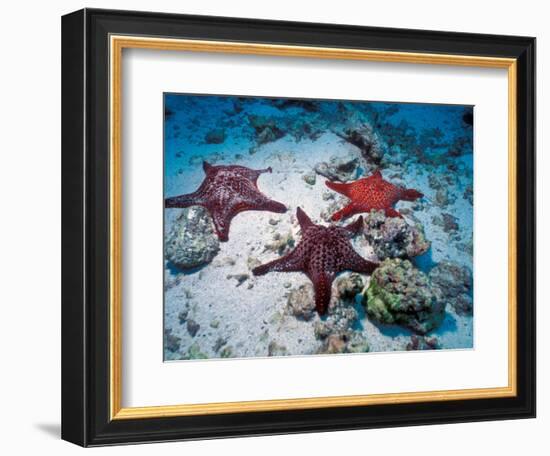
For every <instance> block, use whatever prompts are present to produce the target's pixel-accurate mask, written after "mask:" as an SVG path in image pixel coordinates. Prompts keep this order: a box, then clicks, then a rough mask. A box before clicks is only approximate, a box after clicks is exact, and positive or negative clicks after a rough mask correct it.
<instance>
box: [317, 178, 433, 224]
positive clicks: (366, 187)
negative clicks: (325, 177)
mask: <svg viewBox="0 0 550 456" xmlns="http://www.w3.org/2000/svg"><path fill="white" fill-rule="evenodd" d="M325 183H326V185H327V187H328V188H330V189H332V190H334V191H337V192H338V193H341V194H342V195H344V196H347V197H348V198H349V199H350V200H351V202H350V203H349V204H348V205H347V206H345V207H344V208H343V209H340V210H339V211H337V212H335V213H334V214H333V215H332V220H334V221H337V220H340V219H342V218H345V217H349V216H350V215H353V214H359V213H361V212H370V211H371V210H373V209H374V210H383V211H384V212H385V214H386V215H387V216H388V217H402V215H401V214H400V213H399V212H398V211H397V210H395V209H394V208H393V205H394V204H395V203H397V202H398V201H399V200H404V201H414V200H416V199H418V198H422V197H423V196H424V195H423V194H422V193H420V192H419V191H417V190H413V189H411V188H404V187H399V186H397V185H393V184H392V183H391V182H388V181H386V180H384V178H383V177H382V173H381V172H380V171H379V170H378V171H375V172H374V174H372V175H371V176H369V177H364V178H362V179H359V180H356V181H355V182H348V183H345V184H342V183H340V182H331V181H326V182H325Z"/></svg>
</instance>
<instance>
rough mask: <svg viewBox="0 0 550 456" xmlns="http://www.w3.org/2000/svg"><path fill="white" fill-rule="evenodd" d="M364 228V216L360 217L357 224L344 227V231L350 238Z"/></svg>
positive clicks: (353, 223)
mask: <svg viewBox="0 0 550 456" xmlns="http://www.w3.org/2000/svg"><path fill="white" fill-rule="evenodd" d="M361 228H363V216H362V215H361V216H359V217H358V218H357V220H356V221H355V222H352V223H350V224H349V225H347V226H345V227H343V229H344V230H345V231H346V232H347V233H348V235H350V236H355V235H356V234H357V233H359V231H361Z"/></svg>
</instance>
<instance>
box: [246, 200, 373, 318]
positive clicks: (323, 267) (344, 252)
mask: <svg viewBox="0 0 550 456" xmlns="http://www.w3.org/2000/svg"><path fill="white" fill-rule="evenodd" d="M296 215H297V217H298V221H299V223H300V228H301V230H302V240H301V241H300V243H299V244H298V245H297V246H296V248H295V249H294V250H293V251H292V252H290V253H289V254H287V255H285V256H284V257H282V258H279V259H277V260H274V261H271V262H269V263H266V264H263V265H261V266H258V267H256V268H254V269H253V271H252V272H253V274H254V275H257V276H259V275H264V274H266V273H268V272H272V271H278V272H304V273H305V274H306V275H307V276H308V278H309V280H311V282H312V283H313V288H314V290H315V307H316V309H317V312H319V314H320V315H323V314H324V313H325V312H326V311H327V308H328V305H329V303H330V298H331V291H332V290H331V286H332V281H333V280H334V278H335V277H336V275H337V274H338V273H339V272H341V271H345V270H350V271H355V272H364V273H370V272H372V271H373V270H374V269H375V268H376V266H378V265H377V264H376V263H373V262H371V261H368V260H365V259H364V258H363V257H361V256H359V254H358V253H357V252H355V250H353V247H352V246H351V243H350V238H351V237H352V236H353V235H354V234H356V233H357V232H358V231H359V230H360V229H361V228H362V226H363V217H359V218H358V219H357V220H356V221H355V222H353V223H351V224H349V225H348V226H345V227H338V226H334V225H332V226H328V227H327V226H322V225H315V224H314V223H313V222H312V221H311V219H310V218H309V217H308V216H307V215H306V213H305V212H304V211H303V210H302V209H300V208H298V209H297V210H296Z"/></svg>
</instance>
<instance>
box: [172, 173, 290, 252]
mask: <svg viewBox="0 0 550 456" xmlns="http://www.w3.org/2000/svg"><path fill="white" fill-rule="evenodd" d="M202 167H203V169H204V172H205V174H206V177H205V178H204V180H203V181H202V184H201V185H200V187H199V188H198V189H197V190H196V191H195V192H193V193H188V194H186V195H180V196H174V197H172V198H166V200H165V207H167V208H169V207H189V206H203V207H205V208H206V209H207V210H208V212H209V213H210V215H211V216H212V220H213V221H214V228H215V230H216V234H217V235H218V238H219V240H220V241H222V242H225V241H227V240H228V239H229V225H230V224H231V220H232V219H233V217H235V216H236V215H237V214H238V213H239V212H243V211H270V212H278V213H283V212H286V206H285V205H284V204H281V203H278V202H277V201H273V200H271V199H269V198H268V197H267V196H265V195H264V194H263V193H262V192H260V190H258V185H257V181H258V177H259V176H260V174H263V173H270V172H271V168H266V169H258V170H255V169H250V168H246V167H244V166H237V165H229V166H213V165H211V164H209V163H207V162H203V164H202Z"/></svg>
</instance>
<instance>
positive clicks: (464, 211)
mask: <svg viewBox="0 0 550 456" xmlns="http://www.w3.org/2000/svg"><path fill="white" fill-rule="evenodd" d="M163 115H164V309H163V312H164V328H163V330H164V360H165V361H178V360H196V359H220V358H251V357H270V356H305V355H334V354H351V353H368V352H370V353H376V352H392V351H393V352H395V351H398V352H406V351H414V350H446V349H472V348H473V346H474V340H473V327H474V325H473V319H474V301H473V204H474V188H473V160H474V158H473V123H474V122H473V120H474V109H473V106H470V105H443V104H424V103H399V102H376V101H355V100H353V101H352V100H321V99H297V98H270V97H243V96H226V95H197V94H178V93H165V94H164V113H163Z"/></svg>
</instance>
